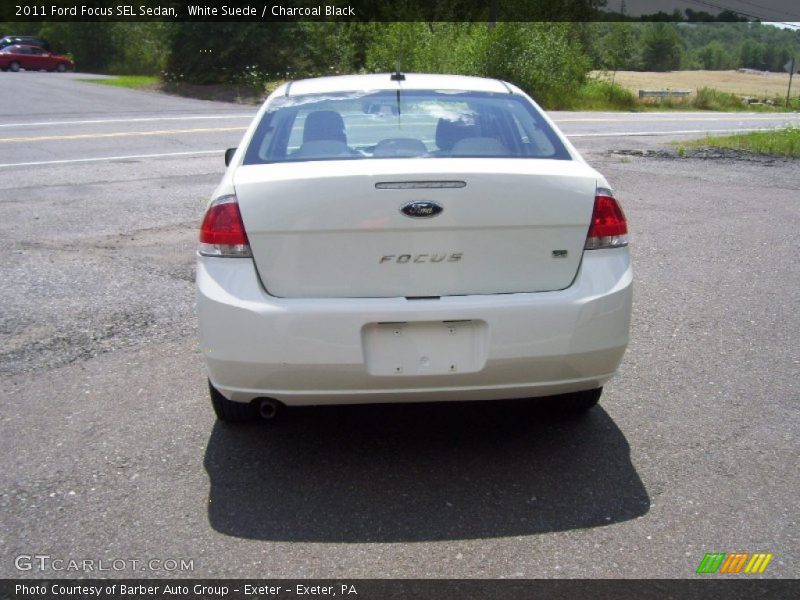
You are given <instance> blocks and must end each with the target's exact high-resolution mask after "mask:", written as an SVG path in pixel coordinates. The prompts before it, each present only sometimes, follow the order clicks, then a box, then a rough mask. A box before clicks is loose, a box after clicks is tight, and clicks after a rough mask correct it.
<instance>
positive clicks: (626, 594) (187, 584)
mask: <svg viewBox="0 0 800 600" xmlns="http://www.w3.org/2000/svg"><path fill="white" fill-rule="evenodd" d="M799 596H800V586H798V580H788V579H776V580H763V579H744V578H742V577H736V578H731V579H722V578H720V579H703V578H701V577H698V578H697V579H692V580H663V579H661V580H658V579H656V580H643V579H626V580H609V579H603V580H581V579H566V580H514V579H511V580H487V579H468V580H452V579H433V580H423V579H392V580H376V579H332V580H291V579H274V580H235V579H203V580H200V579H173V580H165V579H142V580H102V579H82V580H65V579H62V580H9V579H6V580H1V581H0V598H2V600H167V599H172V600H290V599H291V600H297V599H298V598H301V599H308V600H310V599H315V600H320V599H325V600H329V599H332V598H337V599H342V598H350V599H358V600H395V599H396V600H400V599H403V600H405V599H415V600H429V599H430V600H448V599H451V598H452V599H459V600H468V599H469V600H472V599H474V600H479V599H480V600H484V599H485V600H521V599H528V598H530V599H534V598H543V599H545V598H546V599H548V600H551V599H567V598H580V599H581V600H583V599H586V598H592V599H593V600H601V599H609V600H611V599H614V600H625V599H628V598H631V599H633V598H636V599H640V598H641V599H650V598H653V599H665V600H666V599H676V600H677V599H680V600H694V599H697V600H700V599H703V600H707V599H715V598H725V599H730V600H737V599H740V598H741V599H747V600H758V599H761V598H764V599H767V598H769V599H783V598H797V597H799Z"/></svg>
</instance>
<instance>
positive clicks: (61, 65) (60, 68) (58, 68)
mask: <svg viewBox="0 0 800 600" xmlns="http://www.w3.org/2000/svg"><path fill="white" fill-rule="evenodd" d="M66 70H67V65H65V64H64V63H58V64H57V65H56V71H58V72H59V73H64V72H66Z"/></svg>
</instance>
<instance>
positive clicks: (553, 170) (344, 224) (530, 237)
mask: <svg viewBox="0 0 800 600" xmlns="http://www.w3.org/2000/svg"><path fill="white" fill-rule="evenodd" d="M365 163H366V164H365ZM597 179H598V174H597V173H596V172H595V171H594V170H593V169H591V168H590V167H588V166H587V165H583V164H580V163H578V164H576V163H574V162H572V161H565V160H529V159H499V158H493V159H481V158H454V159H435V160H434V159H431V160H417V161H414V162H412V163H411V164H409V160H408V159H389V160H379V161H372V162H370V161H363V160H355V161H320V162H296V163H289V164H268V165H249V166H243V167H240V168H239V169H238V170H237V172H236V175H235V177H234V183H235V185H234V188H235V191H236V195H237V197H238V199H239V208H240V210H241V213H242V218H243V220H244V225H245V228H246V229H247V235H248V238H249V240H250V245H251V247H252V250H253V256H254V258H255V262H256V265H257V267H258V271H259V274H260V275H261V278H262V282H263V284H264V287H265V288H266V289H267V290H268V291H269V293H270V294H272V295H274V296H279V297H283V298H286V297H291V298H314V297H329V298H338V297H393V296H447V295H463V294H494V293H514V292H534V291H551V290H559V289H563V288H565V287H567V286H569V285H570V283H572V280H573V279H574V278H575V273H576V272H577V270H578V265H579V264H580V260H581V255H582V253H583V245H584V243H585V241H586V231H587V229H588V224H589V221H590V218H591V216H592V208H593V204H594V194H595V190H596V188H597ZM398 180H399V181H425V180H435V181H442V180H445V181H446V180H456V181H463V182H464V183H465V184H466V185H465V187H462V188H449V189H448V188H445V189H381V190H376V184H378V183H381V182H396V181H398ZM415 200H431V201H434V202H436V203H437V204H438V205H440V206H442V207H443V208H444V210H443V212H442V213H441V214H440V215H438V216H436V217H435V218H431V219H410V218H408V217H406V216H405V215H403V214H402V213H401V212H400V208H401V206H403V205H405V204H406V203H408V202H412V201H415ZM558 250H564V251H566V255H561V256H559V257H556V258H554V256H553V251H558ZM454 255H457V256H454ZM453 258H456V259H458V260H451V259H453ZM398 259H399V260H400V261H401V262H399V263H398ZM432 260H440V262H432Z"/></svg>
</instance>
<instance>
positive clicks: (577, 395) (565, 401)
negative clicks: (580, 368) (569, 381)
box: [558, 387, 603, 415]
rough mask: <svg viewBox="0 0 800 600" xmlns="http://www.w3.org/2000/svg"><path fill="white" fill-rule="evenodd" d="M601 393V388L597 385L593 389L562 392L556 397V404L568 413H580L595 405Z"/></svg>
mask: <svg viewBox="0 0 800 600" xmlns="http://www.w3.org/2000/svg"><path fill="white" fill-rule="evenodd" d="M602 393H603V388H601V387H599V388H595V389H593V390H584V391H581V392H574V393H572V394H564V395H563V396H561V397H559V398H558V406H559V407H560V408H561V409H562V410H564V411H566V412H568V413H571V414H575V415H581V414H583V413H585V412H587V411H588V410H590V409H592V408H594V407H595V406H597V403H598V402H599V401H600V395H601V394H602Z"/></svg>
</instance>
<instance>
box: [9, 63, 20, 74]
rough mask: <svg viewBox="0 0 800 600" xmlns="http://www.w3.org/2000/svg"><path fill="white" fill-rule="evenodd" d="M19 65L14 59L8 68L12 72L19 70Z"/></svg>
mask: <svg viewBox="0 0 800 600" xmlns="http://www.w3.org/2000/svg"><path fill="white" fill-rule="evenodd" d="M19 67H20V65H19V63H18V62H17V61H14V62H12V63H11V64H10V65H8V68H9V70H11V71H13V72H14V73H16V72H18V71H19Z"/></svg>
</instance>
